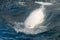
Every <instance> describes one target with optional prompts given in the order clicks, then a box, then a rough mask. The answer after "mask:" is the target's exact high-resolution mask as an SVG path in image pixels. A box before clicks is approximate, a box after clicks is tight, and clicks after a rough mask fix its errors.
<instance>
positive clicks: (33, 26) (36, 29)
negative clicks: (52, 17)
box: [14, 1, 53, 34]
mask: <svg viewBox="0 0 60 40" xmlns="http://www.w3.org/2000/svg"><path fill="white" fill-rule="evenodd" d="M35 3H37V4H40V5H41V6H40V7H39V8H37V9H35V10H33V11H32V12H30V15H29V16H28V17H27V18H26V20H25V21H24V22H23V23H21V22H15V26H14V29H15V30H16V31H17V32H23V33H25V34H38V33H42V32H45V31H47V26H41V25H42V24H43V23H44V21H45V16H46V15H45V13H46V11H45V10H46V8H45V6H47V5H53V3H49V2H38V1H35ZM21 25H24V28H23V29H22V28H21ZM38 25H39V26H38Z"/></svg>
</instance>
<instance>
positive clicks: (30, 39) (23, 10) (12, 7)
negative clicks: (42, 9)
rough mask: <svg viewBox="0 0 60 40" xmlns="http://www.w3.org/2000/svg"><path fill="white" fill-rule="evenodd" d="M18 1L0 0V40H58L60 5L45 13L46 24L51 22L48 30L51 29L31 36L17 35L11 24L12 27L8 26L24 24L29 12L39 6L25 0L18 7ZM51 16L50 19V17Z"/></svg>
mask: <svg viewBox="0 0 60 40" xmlns="http://www.w3.org/2000/svg"><path fill="white" fill-rule="evenodd" d="M19 1H22V0H13V1H12V0H0V40H60V9H59V8H60V7H59V6H60V5H58V4H57V3H56V5H53V6H48V7H47V10H48V11H47V13H49V14H47V15H48V16H47V22H51V24H50V25H49V26H48V28H51V29H50V30H48V31H46V32H43V33H38V34H34V35H33V34H24V33H22V32H19V33H17V32H16V31H15V30H14V29H13V28H12V27H13V24H11V25H12V26H9V25H8V24H9V23H10V22H14V21H17V22H24V20H25V19H26V18H27V17H28V15H29V14H30V12H31V11H32V10H34V9H37V8H39V6H40V5H39V4H35V3H34V4H33V2H34V1H35V0H34V1H28V0H26V1H25V2H26V4H24V5H19V4H18V2H19ZM36 1H37V0H36ZM31 2H32V3H31ZM25 5H26V6H25ZM51 14H52V15H53V16H52V17H50V16H51ZM49 17H50V18H49ZM50 19H51V20H50Z"/></svg>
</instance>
